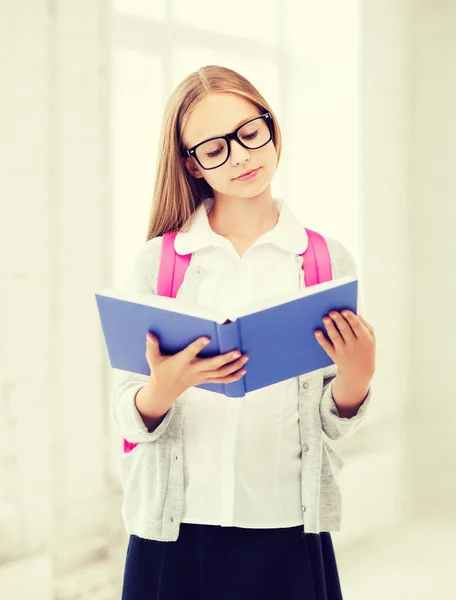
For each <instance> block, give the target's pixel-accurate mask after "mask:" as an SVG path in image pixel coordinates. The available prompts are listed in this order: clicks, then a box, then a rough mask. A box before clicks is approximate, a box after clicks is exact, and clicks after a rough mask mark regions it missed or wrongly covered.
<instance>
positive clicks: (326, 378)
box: [320, 238, 372, 440]
mask: <svg viewBox="0 0 456 600" xmlns="http://www.w3.org/2000/svg"><path fill="white" fill-rule="evenodd" d="M325 240H326V243H327V245H328V249H329V253H330V257H331V266H332V272H333V279H339V278H340V277H345V276H347V275H350V276H352V277H355V278H357V277H358V274H357V268H356V264H355V261H354V258H353V256H352V255H351V253H350V252H349V251H348V250H347V248H346V247H345V246H344V245H343V244H342V243H341V242H339V241H337V240H334V239H332V238H325ZM362 311H363V304H362V298H361V294H360V292H359V288H358V313H360V314H362ZM337 372H338V367H337V365H335V364H333V365H330V366H329V367H326V368H324V369H323V389H322V397H321V401H320V419H321V426H322V429H323V431H324V433H325V434H326V435H327V436H328V437H329V438H330V439H332V440H337V439H340V438H344V437H348V436H349V435H352V434H353V433H354V432H355V431H356V430H357V429H358V428H359V427H360V426H361V424H362V423H363V422H364V420H365V418H366V416H367V414H368V412H369V406H370V403H371V398H372V386H371V385H370V386H369V391H368V394H367V396H366V398H365V400H364V401H363V403H362V404H361V406H360V407H359V408H358V412H357V413H356V415H353V416H352V417H341V416H340V414H339V411H338V409H337V406H336V403H335V402H334V398H333V395H332V390H333V385H334V380H335V378H336V375H337Z"/></svg>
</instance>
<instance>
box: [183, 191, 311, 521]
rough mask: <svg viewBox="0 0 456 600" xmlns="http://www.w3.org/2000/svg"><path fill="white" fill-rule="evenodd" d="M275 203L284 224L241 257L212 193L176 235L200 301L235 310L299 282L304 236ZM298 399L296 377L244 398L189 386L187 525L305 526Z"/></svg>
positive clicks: (185, 431) (291, 217)
mask: <svg viewBox="0 0 456 600" xmlns="http://www.w3.org/2000/svg"><path fill="white" fill-rule="evenodd" d="M274 203H275V205H276V207H277V209H278V211H279V219H278V222H277V224H276V225H275V226H274V228H273V229H272V230H270V231H268V232H266V233H264V234H263V235H261V236H260V237H259V238H258V239H257V240H256V241H255V242H254V243H253V245H252V246H251V247H250V248H248V249H247V251H246V252H245V253H244V254H243V255H242V257H240V256H239V254H238V253H237V251H236V249H235V248H234V246H233V244H232V243H231V242H230V241H229V240H228V239H227V238H225V237H223V236H221V235H219V234H217V233H215V232H214V231H213V230H212V229H211V227H210V224H209V221H208V216H207V214H208V212H209V211H210V209H211V207H212V205H213V200H212V199H207V200H206V201H205V202H203V204H201V205H200V207H199V208H198V210H197V211H196V213H195V214H194V215H193V220H192V224H191V227H190V229H189V230H188V231H185V232H180V233H178V234H177V236H176V240H175V250H176V251H177V252H178V253H179V254H187V253H190V252H193V256H192V262H193V261H195V263H196V270H197V272H199V273H200V276H201V281H200V284H199V286H198V290H197V294H196V300H197V302H198V303H200V304H206V305H209V306H217V307H218V308H219V309H221V310H222V311H226V312H227V313H228V314H230V313H233V312H234V311H235V310H236V309H237V308H240V307H242V306H244V305H245V304H247V303H249V302H252V301H255V300H260V299H263V298H266V297H269V296H274V295H278V294H281V293H286V292H288V291H290V290H294V289H298V288H299V287H300V265H299V264H298V265H297V258H299V257H297V255H298V254H300V253H301V252H304V250H305V249H306V247H307V234H306V232H305V230H304V227H303V226H302V225H301V224H300V223H299V221H298V220H297V218H296V217H295V216H294V214H293V213H292V212H291V210H290V209H289V208H288V207H287V206H286V205H284V204H283V203H281V202H279V201H277V200H274ZM301 271H302V269H301ZM184 283H185V282H184ZM183 285H184V284H183ZM245 368H246V369H247V371H248V368H249V363H248V362H247V363H246V365H245ZM307 386H308V384H307ZM298 395H299V387H298V378H292V379H289V380H287V381H282V382H279V383H276V384H273V385H270V386H268V387H266V388H262V389H259V390H255V391H253V392H249V393H247V394H246V395H245V396H244V397H242V398H227V397H225V396H223V395H221V394H216V393H215V392H211V391H207V390H202V389H199V388H197V387H193V388H190V389H189V390H188V393H187V397H186V400H185V404H184V425H183V452H184V456H185V464H184V477H185V507H184V515H183V519H182V520H183V522H186V523H204V524H209V525H225V526H237V527H251V528H255V527H264V528H268V527H270V528H272V527H291V526H295V525H298V524H302V523H303V515H302V512H303V511H302V502H301V452H302V448H301V440H300V432H299V423H298V419H299V414H298ZM304 448H305V449H307V447H306V446H304Z"/></svg>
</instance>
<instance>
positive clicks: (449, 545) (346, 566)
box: [337, 519, 456, 600]
mask: <svg viewBox="0 0 456 600" xmlns="http://www.w3.org/2000/svg"><path fill="white" fill-rule="evenodd" d="M337 562H338V565H339V574H340V579H341V584H342V591H343V595H344V600H429V598H432V599H433V600H456V583H455V570H456V519H455V521H454V522H453V523H452V524H451V525H450V526H448V523H445V522H444V521H420V522H411V523H410V524H407V525H404V526H401V528H400V529H395V530H391V531H390V532H382V533H381V534H380V535H378V536H376V537H375V538H370V539H369V541H366V542H365V543H363V544H357V547H356V549H354V550H353V551H352V552H344V553H340V554H338V555H337Z"/></svg>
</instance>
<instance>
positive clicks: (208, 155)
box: [182, 112, 273, 171]
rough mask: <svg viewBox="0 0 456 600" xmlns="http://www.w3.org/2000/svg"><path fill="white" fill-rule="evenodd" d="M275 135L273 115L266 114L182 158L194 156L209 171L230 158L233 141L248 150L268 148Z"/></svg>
mask: <svg viewBox="0 0 456 600" xmlns="http://www.w3.org/2000/svg"><path fill="white" fill-rule="evenodd" d="M272 135H273V125H272V115H271V113H269V112H266V113H264V114H262V115H259V116H258V117H254V118H253V119H250V121H247V123H244V124H243V125H240V126H239V127H237V128H236V129H235V130H234V131H233V132H231V133H227V134H226V135H221V136H218V137H214V138H210V139H208V140H204V142H200V143H199V144H196V146H193V147H192V148H189V149H188V150H184V151H183V152H182V156H184V157H187V156H193V157H194V158H196V160H197V161H198V164H199V165H200V166H201V167H202V168H203V169H205V170H206V171H209V170H210V169H216V168H217V167H221V166H222V165H224V164H225V163H226V161H227V160H228V158H229V157H230V152H231V144H230V142H231V140H236V141H237V142H239V144H241V146H244V148H247V149H248V150H258V148H262V147H263V146H266V144H268V143H269V142H270V141H271V140H272Z"/></svg>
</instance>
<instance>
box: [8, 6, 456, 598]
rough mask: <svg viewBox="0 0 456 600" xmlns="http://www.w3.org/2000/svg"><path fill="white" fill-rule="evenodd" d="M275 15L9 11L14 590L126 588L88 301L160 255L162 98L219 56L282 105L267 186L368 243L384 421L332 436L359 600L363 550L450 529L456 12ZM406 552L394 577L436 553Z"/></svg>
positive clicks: (171, 9)
mask: <svg viewBox="0 0 456 600" xmlns="http://www.w3.org/2000/svg"><path fill="white" fill-rule="evenodd" d="M263 8H264V7H263V5H261V6H260V5H259V4H257V3H255V2H254V3H251V5H249V6H248V7H247V6H245V5H242V6H241V3H239V5H238V3H237V2H234V4H233V2H232V3H230V6H229V7H227V9H226V10H227V12H226V14H224V15H223V18H221V15H220V10H222V9H221V7H220V6H217V10H215V8H214V7H213V6H212V4H211V3H208V2H204V1H203V0H200V1H199V2H196V3H192V4H191V6H190V5H188V4H187V3H185V2H183V0H174V1H173V2H170V1H166V0H162V2H154V3H149V2H145V1H144V2H141V1H140V0H128V1H127V0H116V1H115V2H109V1H108V0H91V1H90V2H89V1H88V0H84V1H81V2H77V3H76V2H71V1H70V0H48V1H45V0H35V1H34V2H33V3H32V2H26V1H25V0H15V1H14V2H13V1H12V0H3V2H0V108H1V110H0V131H1V132H2V135H1V136H0V199H1V201H0V223H1V235H0V278H1V292H2V293H1V294H0V327H1V331H2V335H1V338H0V339H1V342H0V365H1V367H0V597H5V598H8V600H16V599H17V598H22V597H25V596H24V594H26V593H27V590H29V589H30V585H33V589H34V593H35V597H36V599H37V600H42V599H43V600H51V599H53V600H54V599H70V598H72V599H73V598H74V599H76V598H84V599H86V598H90V599H91V600H92V599H93V600H101V599H112V598H117V597H119V596H120V585H121V577H122V569H123V564H124V558H125V549H126V542H127V536H126V533H125V531H124V528H123V523H122V519H121V514H120V507H121V498H122V492H121V488H120V482H119V479H118V475H117V470H116V468H117V467H116V461H117V458H118V456H119V455H120V453H121V439H120V437H119V435H118V433H117V431H116V430H115V429H114V425H113V424H112V423H111V422H110V417H109V394H110V390H111V385H112V382H113V378H112V373H111V369H110V367H109V364H108V359H107V353H106V349H105V345H104V340H103V338H102V333H101V328H100V325H99V321H98V315H97V311H96V304H95V299H94V292H95V291H96V290H98V289H100V288H102V287H105V286H112V285H117V284H119V283H121V282H122V280H123V279H124V277H125V276H126V273H127V271H128V268H129V267H130V265H131V262H132V260H133V257H134V256H135V254H136V252H137V250H138V249H139V247H140V245H141V244H142V243H143V242H144V240H145V236H146V227H147V216H148V211H149V204H150V201H151V193H152V186H153V178H154V169H155V164H156V159H157V155H156V145H157V138H158V133H159V129H160V125H161V117H162V111H163V108H164V104H165V102H166V100H167V97H168V95H169V93H170V92H171V90H172V89H173V88H174V86H175V85H177V83H178V82H179V81H180V80H181V79H182V78H183V77H185V75H186V74H187V73H189V72H190V71H192V70H195V69H197V68H198V67H200V66H202V65H204V64H223V65H226V66H229V67H231V68H234V69H236V70H238V71H240V72H241V73H242V74H244V75H245V76H247V77H248V78H249V79H251V80H252V82H253V83H254V84H255V85H257V87H258V88H259V89H260V91H261V92H262V93H263V94H264V95H265V96H266V98H267V99H268V101H269V102H270V103H271V104H272V106H273V108H274V110H275V112H276V113H277V115H278V118H279V121H280V123H281V127H282V132H283V135H284V152H283V157H282V161H281V164H280V166H279V169H278V172H277V174H276V177H275V178H274V181H273V194H274V195H275V196H283V197H285V198H286V200H287V202H288V203H289V204H290V206H291V207H292V209H293V210H294V211H295V213H296V214H297V215H298V216H299V218H300V219H301V221H302V222H303V224H305V225H306V226H308V227H311V228H312V227H313V228H315V229H317V230H319V231H321V232H322V233H324V234H326V235H329V236H333V237H336V238H338V239H340V240H341V241H342V242H343V243H345V244H346V245H347V247H348V248H349V249H350V250H351V251H352V252H353V254H354V256H355V258H356V261H357V264H358V269H359V277H360V286H361V293H362V296H363V303H364V306H365V317H366V318H367V320H368V321H369V322H370V323H372V325H373V326H374V328H375V330H376V335H377V349H378V351H377V371H376V374H375V377H374V381H373V388H374V393H375V402H374V404H373V406H372V411H371V417H370V420H369V421H368V422H367V423H366V424H365V425H364V427H363V428H361V429H360V430H359V432H357V433H356V434H355V435H354V436H353V437H351V438H349V439H347V440H341V441H339V442H334V445H335V446H337V448H338V450H339V451H340V452H341V453H342V454H343V456H344V457H345V458H346V460H347V463H346V465H345V468H344V470H343V471H342V475H341V485H342V487H343V494H344V517H343V529H342V531H341V532H337V533H334V535H333V540H334V544H335V546H336V551H337V553H338V556H339V557H340V565H341V577H342V582H343V583H344V582H345V586H346V589H347V590H349V589H350V592H351V593H350V596H349V597H350V598H354V599H356V598H357V597H365V596H364V589H365V588H363V587H362V586H363V585H364V583H363V581H362V580H361V578H360V572H359V569H358V568H353V570H352V569H351V567H349V559H350V558H351V557H355V558H354V564H355V563H356V562H357V561H359V557H360V556H362V557H363V560H364V561H368V554H371V555H372V556H374V550H373V548H375V547H376V546H375V544H376V543H377V542H376V540H380V539H383V540H384V539H390V535H391V533H392V532H396V531H398V530H402V529H401V528H404V531H405V528H407V529H406V531H407V532H409V533H407V534H406V535H405V534H404V535H405V538H406V539H407V540H410V542H409V543H410V544H412V543H413V544H414V542H413V540H414V539H415V538H413V537H412V533H410V532H413V531H418V530H417V529H411V528H413V527H414V524H415V523H420V524H421V523H422V522H423V519H428V518H431V517H432V518H444V519H448V518H451V519H452V523H453V526H454V517H455V513H454V508H453V507H454V505H455V500H456V498H455V496H456V487H455V485H454V478H453V476H452V475H453V472H454V465H455V462H456V461H455V458H456V456H455V455H456V450H455V447H454V444H452V443H451V440H452V439H453V438H454V434H455V433H456V425H455V419H454V418H453V415H452V411H451V403H452V390H453V389H454V387H455V385H454V384H455V381H454V377H455V376H454V372H453V371H452V369H451V363H450V360H451V357H452V354H453V353H452V349H453V348H452V343H453V339H454V337H455V336H454V333H456V332H454V329H455V327H456V326H455V323H456V321H455V319H454V318H452V314H451V308H452V306H453V305H454V304H455V300H456V288H455V285H454V284H453V283H452V278H451V272H452V271H451V261H452V260H454V256H455V253H456V247H455V244H456V242H455V241H454V236H453V235H452V233H453V231H452V230H453V228H454V225H455V223H456V218H455V217H456V215H455V210H456V209H455V208H454V206H455V191H456V190H455V186H456V184H455V181H454V177H452V174H453V173H452V167H453V165H454V164H455V163H456V118H455V112H454V108H453V107H454V106H455V105H456V83H455V79H454V72H455V66H456V65H455V61H456V5H455V3H453V2H451V0H446V1H445V0H439V1H438V2H436V1H435V0H434V1H431V0H427V1H425V0H415V1H412V0H408V1H406V0H364V1H361V0H349V1H347V2H344V3H340V2H337V0H324V1H322V2H320V3H318V4H317V5H316V4H315V3H314V2H310V0H305V1H304V2H302V1H301V2H298V1H297V0H287V2H281V3H280V6H279V3H278V0H277V1H275V0H270V2H268V10H263ZM241 9H242V11H244V12H243V15H244V17H243V18H242V19H239V11H240V10H241ZM245 11H251V12H248V13H246V12H245ZM202 15H203V16H204V18H202ZM441 357H447V358H443V359H442V358H441ZM443 522H444V523H445V530H446V531H451V529H449V528H448V527H447V521H443ZM432 523H434V522H433V521H432ZM430 530H432V531H436V527H434V525H432V527H431V526H430ZM420 532H421V530H420ZM420 536H421V533H420ZM418 539H422V538H418ZM366 543H368V544H369V546H368V548H369V551H368V553H366V551H365V550H363V548H364V546H363V544H366ZM421 543H422V542H420V545H421ZM436 547H439V542H438V543H437V545H436ZM395 548H396V551H397V548H400V552H403V554H399V555H398V554H396V558H395V560H396V564H401V565H405V561H406V560H407V557H410V556H413V561H418V560H419V557H415V555H413V553H412V554H411V553H410V551H409V548H408V547H407V546H397V545H395ZM445 553H446V554H448V550H446V551H445ZM449 555H450V556H451V555H452V554H451V553H450V554H449ZM453 555H454V554H453ZM389 557H390V554H389V553H388V552H387V553H386V554H385V558H384V560H385V563H383V564H381V563H379V562H378V561H377V563H376V564H374V569H375V570H378V569H381V571H382V573H383V574H386V575H385V577H384V578H383V579H382V581H384V582H387V581H388V578H387V575H388V574H392V573H396V575H397V576H398V577H399V576H402V575H403V573H397V571H394V569H392V565H391V564H390V563H388V562H386V561H388V560H392V559H391V558H389ZM409 560H410V558H409ZM437 562H438V561H437V559H436V560H435V561H434V563H435V565H437ZM417 564H418V563H417V562H414V564H413V567H414V569H415V572H416V570H417ZM438 564H439V568H442V564H443V563H442V562H439V563H438ZM435 565H434V566H435ZM427 566H428V565H426V564H425V565H423V567H422V568H421V569H419V572H420V573H421V574H422V576H423V577H425V576H428V577H429V579H434V581H435V574H431V570H430V566H429V568H428V569H427V570H426V567H427ZM404 568H405V567H404ZM366 569H367V567H366V563H365V566H364V571H363V572H364V574H365V573H368V571H366ZM448 573H449V570H448ZM447 576H448V577H449V575H448V574H447ZM372 577H375V572H374V574H370V575H369V577H368V579H367V580H366V581H367V582H369V578H370V582H371V581H372ZM438 580H439V581H441V582H442V585H443V584H444V575H442V573H440V574H439V579H438ZM391 582H392V579H391ZM390 585H391V588H389V589H388V597H391V598H394V597H397V598H403V597H405V596H404V595H403V593H402V592H400V590H399V589H398V587H397V586H396V585H393V583H390ZM418 587H419V590H417V591H416V592H414V593H413V595H411V596H410V597H412V596H413V597H415V598H418V597H421V596H419V593H420V592H421V593H423V594H424V592H425V590H426V587H425V586H424V585H423V584H421V585H419V586H418ZM379 589H380V587H379ZM395 593H397V595H396V596H395V595H394V594H395ZM357 594H359V595H357ZM401 594H402V595H401ZM422 597H424V596H422Z"/></svg>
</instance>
